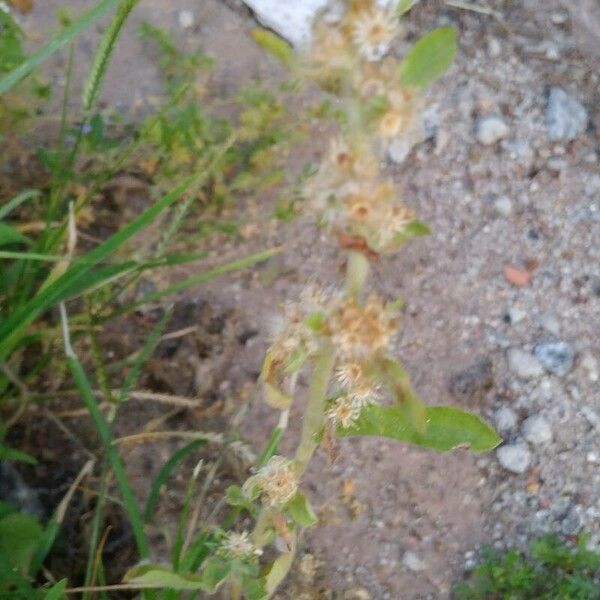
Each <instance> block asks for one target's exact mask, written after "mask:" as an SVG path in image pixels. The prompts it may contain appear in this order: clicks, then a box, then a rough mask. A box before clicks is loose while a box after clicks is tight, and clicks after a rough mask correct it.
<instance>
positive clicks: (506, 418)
mask: <svg viewBox="0 0 600 600" xmlns="http://www.w3.org/2000/svg"><path fill="white" fill-rule="evenodd" d="M517 421H518V417H517V413H516V412H515V411H514V410H513V409H512V408H510V407H508V406H501V407H500V408H499V409H498V410H497V411H496V412H495V413H494V425H496V429H497V430H498V431H500V432H504V431H510V430H511V429H513V428H514V427H515V426H516V424H517Z"/></svg>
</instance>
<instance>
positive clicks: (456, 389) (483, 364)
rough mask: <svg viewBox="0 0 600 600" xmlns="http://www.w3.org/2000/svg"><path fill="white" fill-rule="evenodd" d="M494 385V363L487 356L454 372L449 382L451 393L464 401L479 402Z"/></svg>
mask: <svg viewBox="0 0 600 600" xmlns="http://www.w3.org/2000/svg"><path fill="white" fill-rule="evenodd" d="M493 385H494V372H493V365H492V361H491V360H490V358H488V357H487V356H484V357H481V358H478V359H477V360H476V361H475V362H473V363H472V364H470V365H468V366H467V367H465V368H464V369H461V370H460V371H457V372H455V373H453V374H452V375H451V377H450V381H449V383H448V389H449V391H450V393H451V394H452V395H453V396H455V397H456V398H459V399H460V400H462V401H464V402H478V401H480V400H481V399H482V398H483V396H484V395H485V393H486V392H487V391H488V390H489V389H491V388H492V387H493Z"/></svg>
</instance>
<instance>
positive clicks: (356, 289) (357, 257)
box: [346, 251, 369, 298]
mask: <svg viewBox="0 0 600 600" xmlns="http://www.w3.org/2000/svg"><path fill="white" fill-rule="evenodd" d="M368 275H369V261H368V259H367V257H366V256H365V255H364V254H363V253H362V252H356V251H350V253H349V254H348V262H347V264H346V291H347V292H348V294H350V295H351V296H354V297H355V298H358V297H359V296H360V294H361V293H362V290H363V288H364V287H365V282H366V280H367V276H368Z"/></svg>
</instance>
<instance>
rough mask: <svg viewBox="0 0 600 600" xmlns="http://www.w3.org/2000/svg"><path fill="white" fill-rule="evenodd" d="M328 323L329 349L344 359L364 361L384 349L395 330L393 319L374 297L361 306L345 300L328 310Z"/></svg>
mask: <svg viewBox="0 0 600 600" xmlns="http://www.w3.org/2000/svg"><path fill="white" fill-rule="evenodd" d="M329 323H330V329H331V341H332V343H333V346H334V348H335V349H336V351H337V352H338V353H339V355H340V356H341V357H343V358H345V359H353V358H354V359H365V358H368V357H370V356H373V355H375V354H377V353H379V352H381V351H383V350H385V349H386V348H387V347H388V346H389V344H390V342H391V339H392V336H393V335H394V333H395V332H396V329H397V325H396V321H395V319H394V318H393V317H392V315H390V314H389V312H388V311H387V310H386V307H385V305H384V303H383V302H382V301H381V300H380V299H378V298H377V297H376V296H374V295H371V296H369V298H368V299H367V302H366V303H365V304H364V305H362V304H359V303H358V302H357V301H356V300H355V299H354V298H345V299H344V300H342V301H341V302H339V303H338V305H337V306H336V307H334V309H333V310H332V314H331V318H330V321H329Z"/></svg>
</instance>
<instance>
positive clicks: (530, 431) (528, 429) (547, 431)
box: [521, 415, 552, 445]
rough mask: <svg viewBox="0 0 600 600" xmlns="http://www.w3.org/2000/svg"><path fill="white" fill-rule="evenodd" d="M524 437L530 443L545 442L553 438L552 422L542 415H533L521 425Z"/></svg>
mask: <svg viewBox="0 0 600 600" xmlns="http://www.w3.org/2000/svg"><path fill="white" fill-rule="evenodd" d="M521 431H522V432H523V437H524V438H525V439H526V440H527V441H528V442H529V443H530V444H534V445H536V444H545V443H546V442H549V441H550V440H551V439H552V428H551V427H550V423H548V421H547V420H546V419H545V418H544V417H542V415H531V416H530V417H527V419H525V421H523V425H522V427H521Z"/></svg>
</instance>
